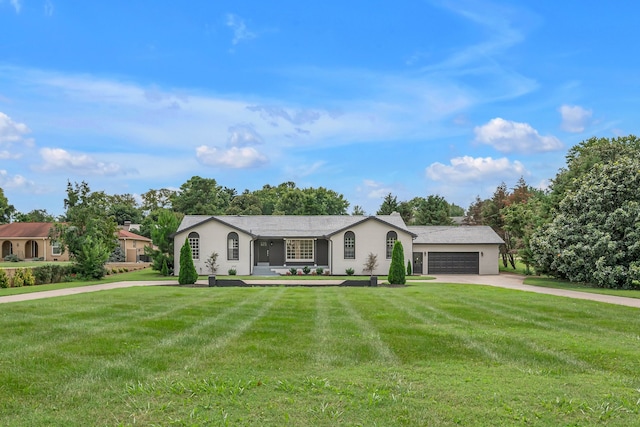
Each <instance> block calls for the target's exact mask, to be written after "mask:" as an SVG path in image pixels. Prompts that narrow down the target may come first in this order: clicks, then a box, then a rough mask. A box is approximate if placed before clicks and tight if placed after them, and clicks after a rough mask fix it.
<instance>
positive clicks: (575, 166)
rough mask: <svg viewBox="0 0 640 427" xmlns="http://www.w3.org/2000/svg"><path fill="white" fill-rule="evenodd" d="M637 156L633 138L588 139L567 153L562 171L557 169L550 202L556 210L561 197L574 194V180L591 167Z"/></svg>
mask: <svg viewBox="0 0 640 427" xmlns="http://www.w3.org/2000/svg"><path fill="white" fill-rule="evenodd" d="M638 156H640V138H638V137H636V136H635V135H628V136H621V137H617V138H597V137H592V138H589V139H587V140H585V141H582V142H580V143H579V144H577V145H575V146H573V147H572V148H571V149H569V151H568V153H567V156H566V163H567V165H566V167H564V168H562V169H560V171H559V172H558V174H557V175H556V177H555V178H554V179H553V182H552V184H551V193H550V196H551V201H552V203H553V206H554V208H557V207H558V205H559V204H560V201H561V200H562V199H563V198H564V196H565V195H566V194H567V193H569V192H571V191H574V190H575V189H576V188H577V185H578V181H577V180H578V179H579V178H580V177H581V176H583V175H585V174H587V173H588V172H589V171H591V169H592V168H593V166H594V165H596V164H601V163H611V162H615V161H617V160H619V159H623V158H627V157H636V158H637V157H638Z"/></svg>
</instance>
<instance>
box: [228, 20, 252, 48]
mask: <svg viewBox="0 0 640 427" xmlns="http://www.w3.org/2000/svg"><path fill="white" fill-rule="evenodd" d="M226 23H227V27H229V28H231V29H232V30H233V39H232V40H231V43H232V44H233V45H234V46H235V45H237V44H238V43H240V42H242V41H245V40H251V39H255V38H256V37H257V36H256V34H255V33H253V32H251V31H249V30H248V29H247V25H246V24H245V23H244V19H242V18H240V17H239V16H237V15H234V14H233V13H229V14H227V22H226Z"/></svg>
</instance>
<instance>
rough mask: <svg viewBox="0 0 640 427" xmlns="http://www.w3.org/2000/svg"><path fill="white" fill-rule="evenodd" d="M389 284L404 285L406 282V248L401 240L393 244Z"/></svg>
mask: <svg viewBox="0 0 640 427" xmlns="http://www.w3.org/2000/svg"><path fill="white" fill-rule="evenodd" d="M388 279H389V284H391V285H404V284H405V283H406V277H405V269H404V249H403V248H402V243H400V241H399V240H396V242H395V243H394V244H393V252H392V253H391V266H390V267H389V276H388Z"/></svg>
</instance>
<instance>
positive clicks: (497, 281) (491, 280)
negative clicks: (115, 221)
mask: <svg viewBox="0 0 640 427" xmlns="http://www.w3.org/2000/svg"><path fill="white" fill-rule="evenodd" d="M409 280H410V281H411V282H416V281H420V280H419V278H417V277H411V278H410V279H409ZM523 280H524V276H520V275H517V274H499V275H492V276H476V275H443V276H436V278H435V280H428V281H425V283H434V282H444V283H464V284H478V285H488V286H496V287H500V288H507V289H515V290H518V291H525V292H535V293H539V294H548V295H555V296H561V297H567V298H577V299H585V300H591V301H598V302H604V303H608V304H618V305H624V306H628V307H636V308H640V299H638V298H626V297H617V296H612V295H602V294H592V293H589V292H580V291H571V290H566V289H554V288H543V287H539V286H530V285H525V284H523V283H522V282H523ZM246 282H247V284H249V285H256V286H259V285H265V284H268V285H271V284H274V281H273V280H247V281H246ZM342 282H343V280H333V279H327V280H319V281H318V282H317V283H316V282H314V283H315V284H316V285H318V286H335V285H338V284H340V283H342ZM206 283H207V282H206V281H199V282H198V284H202V285H206ZM175 284H176V282H175V281H172V280H163V281H146V282H116V283H104V284H100V285H91V286H82V287H78V288H65V289H57V290H54V291H43V292H32V293H29V294H19V295H8V296H4V297H0V304H1V303H9V302H18V301H30V300H35V299H41V298H51V297H58V296H66V295H75V294H81V293H86V292H97V291H105V290H109V289H120V288H130V287H133V286H162V285H164V286H171V285H175ZM287 284H290V285H295V283H293V282H292V281H287ZM301 284H304V285H310V282H309V281H308V280H305V281H303V282H301Z"/></svg>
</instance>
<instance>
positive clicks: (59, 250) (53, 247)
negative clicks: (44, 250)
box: [51, 240, 62, 256]
mask: <svg viewBox="0 0 640 427" xmlns="http://www.w3.org/2000/svg"><path fill="white" fill-rule="evenodd" d="M56 249H57V252H56ZM51 255H53V256H60V255H62V245H61V244H60V242H59V241H58V240H52V241H51Z"/></svg>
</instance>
